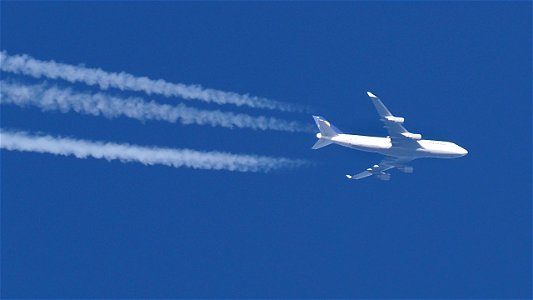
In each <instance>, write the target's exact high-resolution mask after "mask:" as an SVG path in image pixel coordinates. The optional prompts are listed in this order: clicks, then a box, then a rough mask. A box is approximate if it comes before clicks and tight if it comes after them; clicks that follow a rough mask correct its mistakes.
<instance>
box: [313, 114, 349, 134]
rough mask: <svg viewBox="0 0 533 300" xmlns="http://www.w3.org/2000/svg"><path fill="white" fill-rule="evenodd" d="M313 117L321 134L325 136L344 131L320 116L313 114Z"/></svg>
mask: <svg viewBox="0 0 533 300" xmlns="http://www.w3.org/2000/svg"><path fill="white" fill-rule="evenodd" d="M313 119H315V123H316V126H317V127H318V130H320V134H321V135H322V136H324V137H334V136H336V135H338V134H341V133H342V131H340V130H339V129H337V127H335V126H333V125H331V123H330V122H328V121H326V120H325V119H324V118H322V117H320V116H313Z"/></svg>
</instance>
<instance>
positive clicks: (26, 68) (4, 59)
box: [0, 51, 305, 111]
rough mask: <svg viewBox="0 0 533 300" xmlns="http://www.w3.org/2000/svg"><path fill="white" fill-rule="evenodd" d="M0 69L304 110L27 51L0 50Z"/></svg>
mask: <svg viewBox="0 0 533 300" xmlns="http://www.w3.org/2000/svg"><path fill="white" fill-rule="evenodd" d="M0 68H1V70H2V71H4V72H10V73H15V74H24V75H28V76H32V77H36V78H41V77H47V78H50V79H62V80H66V81H68V82H72V83H76V82H80V83H84V84H87V85H94V86H99V87H100V88H101V89H104V90H105V89H108V88H110V87H113V88H117V89H120V90H128V91H136V92H145V93H146V94H148V95H151V94H158V95H163V96H166V97H181V98H184V99H189V100H192V99H196V100H200V101H204V102H212V103H217V104H233V105H237V106H249V107H253V108H262V109H276V110H281V111H303V110H305V109H304V108H302V107H299V106H296V105H292V104H288V103H283V102H278V101H274V100H270V99H265V98H259V97H254V96H249V95H241V94H237V93H233V92H224V91H219V90H215V89H208V88H204V87H202V86H200V85H186V84H181V83H171V82H167V81H165V80H162V79H159V80H154V79H150V78H147V77H136V76H134V75H132V74H128V73H125V72H120V73H113V72H106V71H104V70H102V69H95V68H87V67H84V66H74V65H69V64H63V63H57V62H55V61H53V60H51V61H41V60H38V59H35V58H33V57H31V56H29V55H26V54H21V55H9V54H7V52H6V51H1V52H0Z"/></svg>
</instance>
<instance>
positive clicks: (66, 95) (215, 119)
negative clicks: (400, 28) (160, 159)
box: [0, 80, 312, 132]
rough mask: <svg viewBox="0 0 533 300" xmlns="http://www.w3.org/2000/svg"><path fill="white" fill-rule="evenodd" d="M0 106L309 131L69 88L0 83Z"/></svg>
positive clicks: (286, 124) (295, 125)
mask: <svg viewBox="0 0 533 300" xmlns="http://www.w3.org/2000/svg"><path fill="white" fill-rule="evenodd" d="M0 102H1V103H2V104H8V103H11V104H16V105H18V106H26V105H32V106H36V107H39V108H41V109H42V110H43V111H48V110H59V111H61V112H64V113H66V112H69V111H74V112H77V113H82V114H87V115H94V116H100V115H101V116H105V117H107V118H116V117H119V116H125V117H128V118H133V119H137V120H142V121H144V120H159V121H166V122H171V123H175V122H180V123H181V124H186V125H188V124H198V125H211V126H222V127H226V128H251V129H255V130H277V131H288V132H307V131H309V132H310V131H312V130H311V128H310V127H306V126H304V125H303V124H300V123H298V122H289V121H284V120H280V119H276V118H272V117H265V116H258V117H254V116H250V115H247V114H235V113H231V112H222V111H219V110H201V109H196V108H192V107H189V106H186V105H184V104H178V105H175V106H171V105H166V104H158V103H155V102H153V101H150V102H146V101H144V100H143V99H141V98H137V97H130V98H119V97H113V96H110V95H107V94H103V93H96V94H89V93H80V92H74V91H72V89H70V88H59V87H55V86H52V87H48V86H47V85H45V84H40V85H21V84H18V83H10V82H7V81H3V80H2V81H0Z"/></svg>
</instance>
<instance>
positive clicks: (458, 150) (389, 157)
mask: <svg viewBox="0 0 533 300" xmlns="http://www.w3.org/2000/svg"><path fill="white" fill-rule="evenodd" d="M367 95H368V96H369V97H370V99H372V103H373V104H374V106H375V107H376V110H377V112H378V114H379V117H380V119H379V120H380V121H381V122H383V124H384V128H386V129H387V131H388V133H389V136H387V137H374V136H363V135H354V134H344V133H343V132H342V131H340V130H339V129H337V128H336V127H335V126H333V124H331V123H330V122H328V121H327V120H326V119H324V118H323V117H320V116H313V119H314V120H315V123H316V125H317V127H318V129H319V131H320V132H319V133H317V134H316V137H317V138H318V141H317V142H316V143H315V144H314V145H313V147H312V149H320V148H322V147H325V146H327V145H330V144H338V145H341V146H344V147H348V148H351V149H356V150H360V151H366V152H375V153H379V154H383V155H385V156H386V157H385V158H383V160H382V161H381V162H380V163H379V164H376V165H373V166H372V167H370V168H368V169H366V170H365V171H363V172H361V173H358V174H355V175H346V178H348V179H362V178H366V177H369V176H375V177H376V178H378V179H380V180H386V181H387V180H390V177H391V175H390V173H387V172H385V171H389V170H391V169H394V168H396V169H398V170H399V171H401V172H403V173H413V170H414V169H413V167H412V166H408V165H407V163H408V162H410V161H413V160H415V159H418V158H458V157H462V156H465V155H466V154H468V151H467V150H466V149H465V148H463V147H461V146H459V145H457V144H455V143H452V142H447V141H434V140H423V139H422V135H421V134H419V133H411V132H409V131H407V129H405V127H403V125H402V124H403V123H404V121H405V119H404V118H402V117H396V116H394V115H392V113H391V112H390V111H389V110H388V109H387V107H385V105H384V104H383V102H381V100H379V98H378V97H377V96H376V95H374V94H372V93H371V92H367Z"/></svg>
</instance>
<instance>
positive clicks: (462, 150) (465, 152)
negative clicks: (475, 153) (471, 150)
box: [459, 147, 468, 156]
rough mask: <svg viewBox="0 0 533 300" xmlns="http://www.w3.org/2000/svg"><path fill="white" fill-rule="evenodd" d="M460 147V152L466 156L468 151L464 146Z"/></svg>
mask: <svg viewBox="0 0 533 300" xmlns="http://www.w3.org/2000/svg"><path fill="white" fill-rule="evenodd" d="M459 148H461V149H460V150H459V154H461V155H462V156H465V155H467V154H468V151H467V150H466V149H465V148H463V147H459Z"/></svg>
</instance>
